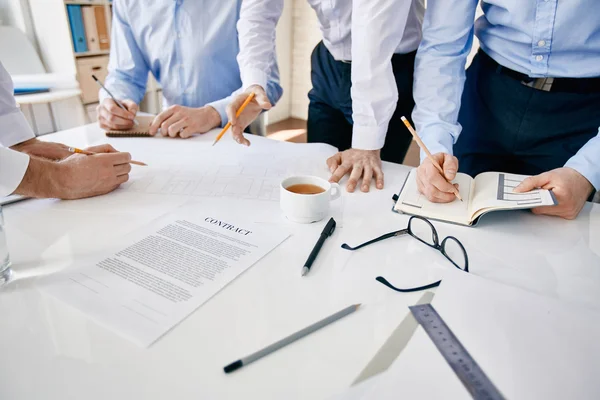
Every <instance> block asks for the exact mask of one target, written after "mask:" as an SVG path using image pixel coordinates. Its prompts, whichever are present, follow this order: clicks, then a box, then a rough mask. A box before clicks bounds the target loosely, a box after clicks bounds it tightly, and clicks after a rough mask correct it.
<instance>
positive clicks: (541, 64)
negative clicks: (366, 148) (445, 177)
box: [413, 0, 600, 190]
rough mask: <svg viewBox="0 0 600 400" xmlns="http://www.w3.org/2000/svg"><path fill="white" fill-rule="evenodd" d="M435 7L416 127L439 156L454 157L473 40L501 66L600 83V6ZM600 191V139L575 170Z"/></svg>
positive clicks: (428, 17) (439, 3) (499, 2)
mask: <svg viewBox="0 0 600 400" xmlns="http://www.w3.org/2000/svg"><path fill="white" fill-rule="evenodd" d="M478 3H479V1H478V0H454V1H448V0H429V1H428V5H427V12H426V13H425V21H424V24H423V41H422V42H421V45H420V46H419V50H418V54H417V60H416V64H415V87H414V96H415V102H416V108H415V111H414V112H413V120H414V121H415V124H416V126H417V130H418V131H419V134H420V136H421V137H422V138H423V142H425V144H426V145H427V147H429V150H430V151H431V152H432V153H437V152H447V153H450V154H452V146H453V144H454V143H456V140H457V139H458V136H459V135H460V130H461V126H460V125H459V124H458V122H457V120H458V111H459V108H460V98H461V95H462V90H463V86H464V81H465V64H466V61H467V56H468V54H469V52H470V50H471V46H472V44H473V34H475V35H476V36H477V38H478V39H479V41H480V45H481V47H482V48H483V50H485V52H486V53H487V54H489V55H490V56H491V57H492V58H493V59H495V60H496V61H497V62H498V63H500V64H502V65H503V66H505V67H507V68H510V69H512V70H515V71H519V72H521V73H524V74H527V75H529V76H531V77H570V78H583V77H600V1H599V0H570V1H558V0H527V1H524V0H482V1H481V6H482V9H483V12H484V15H483V16H482V17H480V18H479V19H478V20H477V21H476V22H475V24H474V23H473V21H474V19H475V10H476V8H477V4H478ZM565 166H567V167H571V168H574V169H575V170H577V171H578V172H579V173H581V174H582V175H583V176H585V177H586V178H587V179H588V180H589V181H590V182H591V183H592V185H593V186H594V187H595V188H596V189H597V190H599V189H600V132H599V134H598V136H596V137H594V138H593V139H591V140H590V141H589V142H588V143H587V144H586V145H585V146H584V147H583V148H581V150H579V152H578V153H577V154H576V155H575V156H573V157H572V158H571V159H570V160H569V161H568V162H567V163H566V165H565Z"/></svg>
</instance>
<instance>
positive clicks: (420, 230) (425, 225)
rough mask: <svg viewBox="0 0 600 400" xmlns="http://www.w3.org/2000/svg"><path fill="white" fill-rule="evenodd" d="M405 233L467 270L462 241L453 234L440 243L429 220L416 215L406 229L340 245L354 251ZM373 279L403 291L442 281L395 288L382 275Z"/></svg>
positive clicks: (436, 284) (430, 285)
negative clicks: (359, 242)
mask: <svg viewBox="0 0 600 400" xmlns="http://www.w3.org/2000/svg"><path fill="white" fill-rule="evenodd" d="M405 234H409V235H410V236H412V237H414V238H415V239H417V240H419V241H420V242H421V243H424V244H426V245H427V246H429V247H433V248H434V249H436V250H438V251H440V252H441V253H442V254H443V255H444V257H446V258H447V259H448V261H450V262H451V263H452V264H453V265H454V266H455V267H456V268H458V269H460V270H463V271H465V272H469V259H468V257H467V251H466V250H465V247H464V246H463V245H462V243H461V242H460V241H459V240H458V239H457V238H455V237H454V236H448V237H446V238H445V239H444V240H442V243H441V244H440V241H439V238H438V233H437V231H436V230H435V228H434V226H433V225H432V224H431V222H429V220H427V219H425V218H423V217H417V216H414V217H410V219H409V220H408V228H406V229H402V230H400V231H395V232H390V233H386V234H385V235H382V236H379V237H378V238H375V239H373V240H369V241H368V242H365V243H363V244H361V245H359V246H356V247H350V246H348V245H347V244H346V243H344V244H343V245H342V248H343V249H346V250H351V251H354V250H358V249H360V248H363V247H365V246H368V245H370V244H373V243H377V242H379V241H382V240H384V239H389V238H392V237H396V236H402V235H405ZM375 279H376V280H377V281H378V282H380V283H383V284H384V285H385V286H387V287H389V288H390V289H393V290H395V291H397V292H403V293H409V292H418V291H420V290H426V289H431V288H434V287H436V286H439V285H440V283H441V282H442V281H437V282H433V283H430V284H429V285H425V286H419V287H415V288H409V289H400V288H397V287H396V286H394V285H392V284H391V283H389V282H388V281H387V279H385V278H384V277H383V276H378V277H377V278H375Z"/></svg>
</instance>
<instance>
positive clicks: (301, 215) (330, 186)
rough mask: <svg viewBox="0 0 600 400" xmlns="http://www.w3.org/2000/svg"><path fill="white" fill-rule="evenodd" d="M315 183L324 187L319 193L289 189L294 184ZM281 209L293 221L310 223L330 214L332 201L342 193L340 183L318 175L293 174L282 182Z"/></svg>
mask: <svg viewBox="0 0 600 400" xmlns="http://www.w3.org/2000/svg"><path fill="white" fill-rule="evenodd" d="M301 184H308V185H315V186H318V187H320V188H321V189H323V192H321V193H317V194H300V193H294V192H290V191H289V190H287V188H288V187H290V186H293V185H301ZM280 192H281V195H280V197H279V202H280V205H281V211H283V214H284V215H285V216H286V217H287V219H289V220H290V221H292V222H298V223H301V224H310V223H311V222H317V221H320V220H322V219H323V218H325V217H326V216H327V215H329V210H330V208H331V207H330V203H331V202H332V201H333V200H335V199H337V198H339V197H340V195H341V191H340V185H338V184H337V183H331V182H328V181H326V180H325V179H322V178H319V177H316V176H292V177H290V178H287V179H284V180H283V182H281V188H280Z"/></svg>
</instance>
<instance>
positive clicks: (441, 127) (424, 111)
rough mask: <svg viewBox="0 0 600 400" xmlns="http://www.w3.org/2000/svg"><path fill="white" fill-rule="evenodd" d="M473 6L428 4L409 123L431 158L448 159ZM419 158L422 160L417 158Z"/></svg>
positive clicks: (467, 2) (466, 0)
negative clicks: (433, 155) (443, 156)
mask: <svg viewBox="0 0 600 400" xmlns="http://www.w3.org/2000/svg"><path fill="white" fill-rule="evenodd" d="M476 8H477V0H460V1H453V2H449V1H445V0H431V1H429V2H428V7H427V12H426V14H425V21H424V25H423V40H422V42H421V45H420V46H419V50H418V53H417V59H416V62H415V77H414V97H415V102H416V107H415V110H414V112H413V120H414V122H415V125H416V127H417V132H419V136H421V138H422V139H423V142H424V143H425V145H427V147H428V148H429V150H430V151H431V152H432V153H438V152H446V153H450V154H452V146H453V144H454V142H455V141H456V140H457V138H458V136H459V134H460V125H459V124H458V122H457V121H458V112H459V110H460V99H461V95H462V91H463V86H464V81H465V64H466V61H467V56H468V54H469V52H470V49H471V46H472V44H473V25H474V20H475V10H476ZM421 158H423V155H422V157H421Z"/></svg>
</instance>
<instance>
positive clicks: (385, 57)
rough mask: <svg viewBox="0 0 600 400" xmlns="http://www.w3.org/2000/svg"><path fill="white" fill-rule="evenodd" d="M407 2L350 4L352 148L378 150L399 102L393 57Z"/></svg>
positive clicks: (380, 0)
mask: <svg viewBox="0 0 600 400" xmlns="http://www.w3.org/2000/svg"><path fill="white" fill-rule="evenodd" d="M410 7H411V2H410V1H400V2H398V1H396V0H377V1H373V0H354V1H353V2H352V15H353V18H352V89H351V95H352V118H353V121H354V127H353V134H352V148H354V149H361V150H378V149H381V148H382V147H383V145H384V143H385V136H386V133H387V129H388V125H389V122H390V119H391V118H392V115H393V114H394V111H395V109H396V103H397V102H398V89H397V87H396V79H395V77H394V71H393V68H392V56H393V54H394V52H395V51H396V48H397V47H398V44H399V43H400V42H401V40H402V35H403V33H404V29H405V27H406V22H407V20H408V15H409V12H410Z"/></svg>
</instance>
